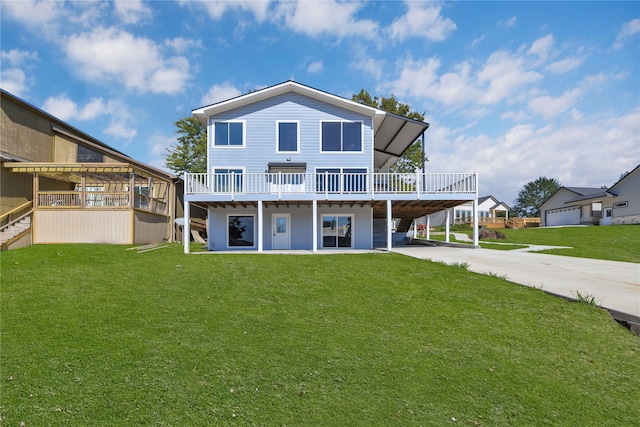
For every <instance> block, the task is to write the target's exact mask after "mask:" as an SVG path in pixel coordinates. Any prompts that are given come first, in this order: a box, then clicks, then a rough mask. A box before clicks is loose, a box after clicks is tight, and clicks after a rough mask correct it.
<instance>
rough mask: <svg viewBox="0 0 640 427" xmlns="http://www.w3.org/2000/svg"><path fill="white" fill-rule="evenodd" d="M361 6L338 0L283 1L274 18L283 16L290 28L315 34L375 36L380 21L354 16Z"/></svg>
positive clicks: (310, 34)
mask: <svg viewBox="0 0 640 427" xmlns="http://www.w3.org/2000/svg"><path fill="white" fill-rule="evenodd" d="M362 6H363V4H361V3H351V2H338V1H335V0H327V1H313V2H307V1H299V2H283V3H280V4H279V5H278V8H277V13H276V15H275V17H274V20H282V21H284V23H285V25H286V26H287V27H288V28H290V29H291V30H293V31H295V32H298V33H301V34H306V35H308V36H312V37H317V36H320V35H323V34H325V35H331V36H336V37H338V38H342V37H347V36H359V37H364V38H373V37H374V36H375V35H376V34H377V31H378V24H377V23H375V22H373V21H371V20H358V19H357V18H356V16H355V15H356V13H357V12H358V10H360V8H362Z"/></svg>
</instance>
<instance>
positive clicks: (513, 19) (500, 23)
mask: <svg viewBox="0 0 640 427" xmlns="http://www.w3.org/2000/svg"><path fill="white" fill-rule="evenodd" d="M516 22H518V17H517V16H512V17H511V18H509V19H507V20H505V21H498V26H499V27H507V28H511V27H513V26H514V25H516Z"/></svg>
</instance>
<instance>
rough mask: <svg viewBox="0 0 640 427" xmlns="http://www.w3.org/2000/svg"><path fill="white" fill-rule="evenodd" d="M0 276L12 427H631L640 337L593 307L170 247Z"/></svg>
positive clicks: (447, 271) (10, 257) (321, 263)
mask: <svg viewBox="0 0 640 427" xmlns="http://www.w3.org/2000/svg"><path fill="white" fill-rule="evenodd" d="M610 228H611V229H614V228H616V227H610ZM535 231H539V230H535ZM194 248H195V247H194ZM0 261H1V268H2V270H1V273H2V282H1V289H0V291H1V294H0V295H1V299H0V309H1V311H0V316H1V317H0V333H1V336H0V337H1V347H0V369H1V372H0V385H1V390H0V391H1V394H0V405H1V408H0V416H1V417H2V422H0V424H3V425H7V426H18V425H20V424H21V422H24V425H26V426H42V425H48V426H88V425H92V426H93V425H99V426H125V425H126V426H138V425H181V426H182V425H189V426H190V425H198V426H199V425H269V426H271V425H305V426H324V425H326V426H376V425H380V426H389V425H397V426H406V425H421V426H423V425H448V424H451V423H452V422H453V421H452V419H454V418H455V420H457V424H459V425H485V426H524V425H567V426H603V425H610V426H622V425H634V424H637V422H638V420H639V419H640V406H639V405H638V401H640V345H639V343H640V341H638V340H639V338H638V337H637V336H635V335H633V334H632V333H631V332H630V331H628V330H627V329H625V328H623V327H621V326H619V325H618V324H617V323H616V322H615V321H613V320H612V319H611V318H610V316H609V315H608V314H607V313H606V312H604V311H602V310H600V309H597V308H595V307H593V306H589V305H587V304H580V303H571V302H567V301H565V300H563V299H560V298H556V297H552V296H549V295H547V294H545V293H543V292H542V291H539V290H536V289H532V288H528V287H525V286H519V285H514V284H512V283H509V282H507V281H505V280H502V279H500V278H496V277H490V276H486V275H480V274H474V273H471V272H468V271H466V270H465V269H463V268H456V267H453V266H447V265H443V264H438V263H432V262H429V261H424V260H419V259H414V258H409V257H404V256H401V255H398V254H390V253H377V254H360V255H357V254H353V255H266V254H265V255H257V254H256V255H232V254H224V255H223V254H217V255H189V256H185V255H183V254H182V248H181V247H180V245H171V246H170V247H169V248H165V249H160V250H156V251H151V252H147V253H139V254H138V253H134V252H133V251H126V250H125V248H124V247H122V246H101V245H42V246H34V247H31V248H27V249H19V250H14V251H9V252H2V255H1V257H0Z"/></svg>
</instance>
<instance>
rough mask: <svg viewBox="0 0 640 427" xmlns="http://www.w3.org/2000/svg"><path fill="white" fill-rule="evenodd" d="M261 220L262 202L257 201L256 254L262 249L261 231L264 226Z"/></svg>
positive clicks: (262, 217)
mask: <svg viewBox="0 0 640 427" xmlns="http://www.w3.org/2000/svg"><path fill="white" fill-rule="evenodd" d="M263 219H264V216H263V214H262V200H258V252H262V248H263V241H262V240H263V239H262V237H263V230H264V226H263V224H262V221H263ZM287 225H289V224H287Z"/></svg>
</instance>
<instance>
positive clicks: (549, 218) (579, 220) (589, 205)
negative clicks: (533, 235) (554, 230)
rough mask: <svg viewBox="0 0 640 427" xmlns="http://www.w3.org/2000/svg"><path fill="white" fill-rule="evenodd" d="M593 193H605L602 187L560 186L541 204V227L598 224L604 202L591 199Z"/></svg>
mask: <svg viewBox="0 0 640 427" xmlns="http://www.w3.org/2000/svg"><path fill="white" fill-rule="evenodd" d="M593 194H600V195H604V194H605V190H604V189H602V188H592V187H560V188H559V189H558V190H556V192H555V193H553V194H552V195H551V196H550V197H549V198H548V199H547V200H546V201H545V202H544V203H543V204H542V206H540V227H552V226H557V225H580V224H597V223H598V221H599V220H600V218H601V216H602V204H601V203H600V202H599V201H593V202H592V201H590V199H589V197H590V196H591V195H593Z"/></svg>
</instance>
